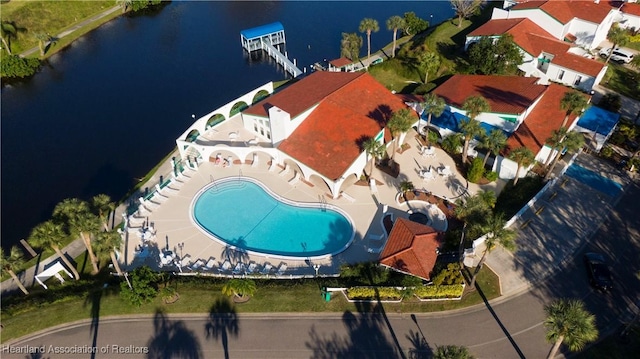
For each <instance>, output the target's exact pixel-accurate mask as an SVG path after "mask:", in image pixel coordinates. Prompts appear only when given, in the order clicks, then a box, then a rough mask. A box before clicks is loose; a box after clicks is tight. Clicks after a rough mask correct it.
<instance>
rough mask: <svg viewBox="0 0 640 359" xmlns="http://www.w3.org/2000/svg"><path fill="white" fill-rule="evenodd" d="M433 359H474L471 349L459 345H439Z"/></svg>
mask: <svg viewBox="0 0 640 359" xmlns="http://www.w3.org/2000/svg"><path fill="white" fill-rule="evenodd" d="M432 358H433V359H473V358H474V356H473V355H471V353H469V349H467V348H466V347H463V346H458V345H438V346H436V351H435V352H434V353H433V357H432Z"/></svg>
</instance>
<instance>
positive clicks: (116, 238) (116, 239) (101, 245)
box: [95, 231, 122, 276]
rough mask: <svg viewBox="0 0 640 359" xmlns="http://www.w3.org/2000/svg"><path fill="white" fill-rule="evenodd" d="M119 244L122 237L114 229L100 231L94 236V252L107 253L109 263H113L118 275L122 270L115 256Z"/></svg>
mask: <svg viewBox="0 0 640 359" xmlns="http://www.w3.org/2000/svg"><path fill="white" fill-rule="evenodd" d="M121 246H122V237H120V234H119V233H118V232H116V231H104V232H100V233H98V235H97V237H96V242H95V247H96V252H98V255H100V254H102V253H109V256H110V258H111V263H113V268H114V269H115V270H116V273H118V276H122V270H121V269H120V264H119V263H118V259H117V258H116V251H117V250H119V249H120V247H121Z"/></svg>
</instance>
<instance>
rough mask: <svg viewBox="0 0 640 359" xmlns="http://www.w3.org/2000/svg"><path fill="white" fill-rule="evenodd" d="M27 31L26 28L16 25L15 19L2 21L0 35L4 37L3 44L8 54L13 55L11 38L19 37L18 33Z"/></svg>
mask: <svg viewBox="0 0 640 359" xmlns="http://www.w3.org/2000/svg"><path fill="white" fill-rule="evenodd" d="M25 31H26V30H25V29H24V28H21V27H19V26H18V25H16V23H15V21H8V20H4V21H2V22H0V35H1V38H2V44H3V45H4V48H5V50H7V54H9V55H11V40H16V39H18V33H19V32H25ZM3 61H4V59H3Z"/></svg>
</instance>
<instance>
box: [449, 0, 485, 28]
mask: <svg viewBox="0 0 640 359" xmlns="http://www.w3.org/2000/svg"><path fill="white" fill-rule="evenodd" d="M449 2H450V3H451V6H452V7H453V11H454V12H455V14H456V16H458V27H462V20H463V19H466V18H468V17H470V16H471V15H475V14H477V13H478V12H479V11H480V9H481V8H482V5H483V4H484V0H449Z"/></svg>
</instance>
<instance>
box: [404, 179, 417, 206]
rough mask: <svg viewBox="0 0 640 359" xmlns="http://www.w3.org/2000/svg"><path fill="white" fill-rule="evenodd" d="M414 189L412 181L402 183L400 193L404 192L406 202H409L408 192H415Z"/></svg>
mask: <svg viewBox="0 0 640 359" xmlns="http://www.w3.org/2000/svg"><path fill="white" fill-rule="evenodd" d="M414 188H415V187H414V186H413V182H411V181H402V182H400V191H401V192H402V198H404V201H405V202H406V201H407V192H409V191H413V189H414Z"/></svg>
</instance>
